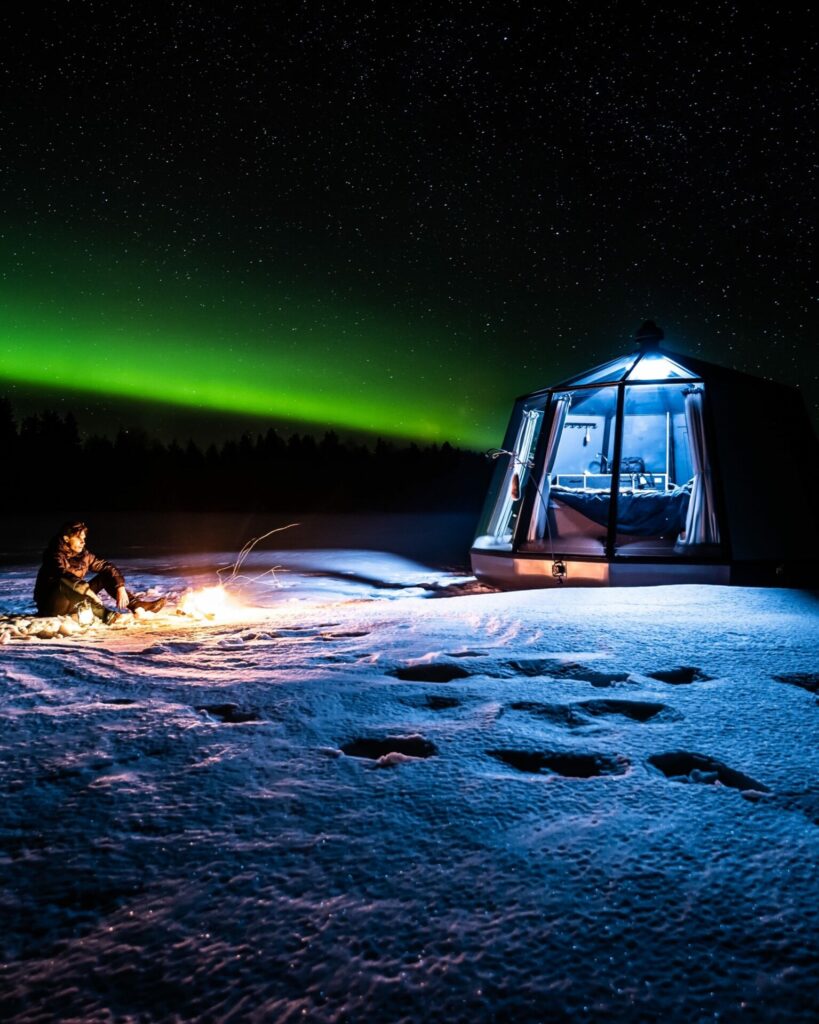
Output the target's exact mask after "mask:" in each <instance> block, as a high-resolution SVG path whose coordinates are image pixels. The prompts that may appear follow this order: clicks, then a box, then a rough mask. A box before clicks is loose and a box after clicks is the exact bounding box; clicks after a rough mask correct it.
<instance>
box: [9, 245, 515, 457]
mask: <svg viewBox="0 0 819 1024" xmlns="http://www.w3.org/2000/svg"><path fill="white" fill-rule="evenodd" d="M15 256H16V258H17V267H18V272H17V274H12V275H8V274H7V275H6V280H5V281H4V282H3V285H2V287H0V310H1V311H2V316H3V324H4V327H3V331H2V335H0V380H4V381H7V382H10V383H15V384H24V385H29V386H34V387H44V388H50V389H54V388H59V389H60V390H62V391H69V392H78V393H85V394H88V395H103V396H108V397H111V396H114V397H119V398H123V399H134V400H139V401H149V402H159V403H164V404H167V405H171V406H179V407H187V408H192V409H197V410H200V411H205V412H208V411H210V412H215V413H235V414H245V415H251V416H259V417H264V416H269V417H272V418H276V419H279V420H287V421H288V422H292V423H293V424H294V425H297V424H302V425H304V424H307V425H323V426H325V427H335V428H342V429H347V430H352V431H359V432H365V433H371V434H378V435H383V436H387V437H394V438H404V439H412V440H419V441H436V442H442V441H445V440H449V441H454V442H456V443H460V444H463V445H466V446H470V445H471V446H474V447H485V446H488V445H491V444H492V443H494V442H495V441H496V440H497V437H498V433H499V429H502V425H500V426H499V424H498V423H497V422H496V423H492V422H491V421H487V420H486V418H485V417H484V422H481V418H480V417H479V416H475V415H474V412H473V411H472V410H470V408H469V407H468V406H467V404H466V403H465V402H464V401H463V400H459V399H458V398H457V397H456V396H455V395H454V389H453V381H452V378H442V377H441V375H440V373H438V372H436V367H437V362H436V363H435V365H432V364H431V353H434V352H435V339H434V337H432V336H431V334H430V336H423V335H421V334H420V332H415V333H413V332H411V331H410V330H408V329H407V328H406V327H405V326H403V325H400V326H399V325H393V324H390V323H388V322H387V321H386V320H384V319H383V318H379V317H377V316H376V315H375V314H373V313H368V312H362V311H361V310H360V309H359V310H348V311H346V312H345V311H344V310H343V309H342V308H341V305H340V304H332V303H330V302H327V301H324V300H322V298H321V297H320V296H317V295H315V294H307V293H306V292H303V293H302V294H301V295H298V294H295V293H294V290H293V289H285V288H283V287H280V289H279V291H278V293H274V294H271V293H270V291H268V290H265V289H264V288H263V286H262V284H261V282H259V281H257V280H254V272H253V270H252V269H251V270H250V272H248V273H245V274H244V275H242V276H243V280H241V281H236V282H233V281H231V280H230V277H229V275H226V276H227V280H226V281H225V280H223V281H221V282H219V281H217V280H216V277H217V275H216V274H215V273H209V274H205V273H202V272H197V273H191V272H190V271H185V270H184V268H183V270H182V272H181V273H180V272H179V269H178V265H177V269H176V270H175V271H172V272H171V273H168V271H167V270H163V271H160V272H157V271H156V270H155V269H154V266H155V264H148V262H147V261H146V260H142V261H139V260H137V259H136V258H134V257H133V255H131V256H126V257H124V258H122V259H117V260H115V261H112V263H111V264H110V265H106V264H105V262H104V261H105V259H106V256H107V254H105V253H99V252H96V251H95V250H94V248H93V247H90V246H88V245H87V244H86V245H84V246H82V247H80V246H66V245H64V246H62V247H61V248H59V249H53V248H52V249H51V250H50V251H49V252H48V253H47V254H44V253H43V252H40V251H37V250H35V249H33V248H32V246H31V243H30V242H29V243H18V244H17V245H16V246H15ZM109 258H110V257H109ZM55 281H58V282H59V284H54V283H52V282H55ZM46 282H47V283H46Z"/></svg>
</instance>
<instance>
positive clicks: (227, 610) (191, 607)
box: [179, 586, 240, 622]
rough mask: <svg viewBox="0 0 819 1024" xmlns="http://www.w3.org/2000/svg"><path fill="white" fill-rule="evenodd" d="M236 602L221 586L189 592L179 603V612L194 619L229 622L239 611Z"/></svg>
mask: <svg viewBox="0 0 819 1024" xmlns="http://www.w3.org/2000/svg"><path fill="white" fill-rule="evenodd" d="M239 607H240V606H239V605H238V604H237V603H236V600H235V599H234V598H233V597H232V596H231V595H230V594H228V592H227V591H226V590H225V588H224V587H222V586H215V587H205V588H204V589H203V590H191V591H190V592H189V593H187V594H185V595H184V597H183V598H182V600H181V601H180V602H179V611H180V612H182V613H183V614H184V615H190V616H191V617H193V618H196V619H209V620H211V621H212V622H229V621H230V620H231V619H233V618H235V617H236V614H237V612H238V611H239Z"/></svg>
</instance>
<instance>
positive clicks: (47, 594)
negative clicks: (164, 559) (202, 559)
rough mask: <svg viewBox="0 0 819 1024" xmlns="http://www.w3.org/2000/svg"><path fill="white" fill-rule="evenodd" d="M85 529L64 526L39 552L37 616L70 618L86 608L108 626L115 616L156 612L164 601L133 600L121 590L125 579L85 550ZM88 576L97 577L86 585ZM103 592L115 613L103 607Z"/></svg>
mask: <svg viewBox="0 0 819 1024" xmlns="http://www.w3.org/2000/svg"><path fill="white" fill-rule="evenodd" d="M87 534H88V527H87V526H86V525H85V523H81V522H70V523H64V524H63V526H62V527H61V528H60V530H59V531H58V533H57V534H56V535H55V536H54V537H52V538H51V540H50V541H49V544H48V547H47V548H46V549H45V551H44V552H43V564H42V565H41V566H40V571H39V572H38V573H37V582H36V583H35V584H34V600H35V602H36V604H37V614H38V615H71V614H73V613H74V612H75V611H77V609H78V608H79V607H80V605H82V604H85V605H87V606H88V607H89V608H90V609H91V611H92V612H93V613H94V615H95V616H96V617H97V618H98V619H102V621H103V622H106V623H107V622H112V621H114V620H115V619H116V617H117V612H119V613H124V612H127V611H132V612H133V611H136V610H137V609H138V608H143V609H145V610H146V611H152V612H156V611H159V609H160V608H161V607H162V606H163V605H164V603H165V598H164V597H159V598H157V599H156V600H154V601H146V600H144V599H140V598H137V597H134V595H133V594H130V593H129V592H128V590H127V589H126V587H125V578H124V577H123V575H122V573H121V572H120V571H119V569H118V568H117V567H116V566H115V565H113V564H112V563H111V562H106V561H104V559H102V558H97V556H96V555H92V554H91V552H90V551H89V550H88V549H87V548H86V546H85V538H86V535H87ZM88 572H95V573H97V575H96V576H94V577H93V579H91V580H89V581H88V583H84V582H83V580H84V577H85V576H86V574H87V573H88ZM101 590H104V591H105V592H106V593H107V594H110V596H111V597H112V598H113V599H114V600H115V601H116V603H117V611H116V612H115V611H112V610H111V609H108V608H106V607H105V605H103V603H102V601H101V600H100V598H99V596H98V595H99V593H100V591H101Z"/></svg>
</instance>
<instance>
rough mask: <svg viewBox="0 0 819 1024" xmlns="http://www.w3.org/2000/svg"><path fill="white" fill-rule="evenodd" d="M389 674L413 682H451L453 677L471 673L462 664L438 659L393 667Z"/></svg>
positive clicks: (465, 677) (463, 677)
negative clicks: (422, 663) (421, 663)
mask: <svg viewBox="0 0 819 1024" xmlns="http://www.w3.org/2000/svg"><path fill="white" fill-rule="evenodd" d="M389 675H391V676H394V677H395V678H396V679H403V680H405V681H407V682H411V683H451V682H452V680H453V679H467V678H469V676H470V675H471V673H470V672H467V671H466V669H464V668H461V666H460V665H449V664H447V663H446V662H442V661H438V662H430V663H429V664H424V665H405V666H403V667H402V668H395V669H392V670H391V671H390V672H389Z"/></svg>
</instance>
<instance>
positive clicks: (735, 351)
mask: <svg viewBox="0 0 819 1024" xmlns="http://www.w3.org/2000/svg"><path fill="white" fill-rule="evenodd" d="M802 18H803V16H802V15H800V14H798V13H797V10H796V8H795V7H783V6H779V7H776V8H774V7H773V6H770V5H765V4H763V5H759V9H758V10H755V11H754V12H751V11H749V10H746V9H744V5H738V4H733V3H723V2H721V0H713V2H710V3H690V4H665V3H662V2H654V3H643V4H641V3H631V4H628V5H626V4H623V3H617V2H613V3H611V4H608V5H605V8H603V5H591V4H582V3H572V2H564V3H562V4H560V5H550V4H545V5H533V4H524V3H514V2H513V3H484V2H474V3H460V2H456V3H408V4H406V5H402V6H401V8H400V9H399V10H394V9H392V7H390V6H389V5H374V4H373V5H370V6H369V7H368V6H367V5H361V4H355V5H354V4H352V3H346V2H343V0H336V2H333V3H329V2H327V3H324V2H301V3H252V2H251V3H237V4H228V3H225V4H215V3H182V2H177V0H166V2H164V3H163V4H162V5H149V4H147V3H142V4H135V3H129V2H122V3H116V4H111V3H102V2H100V3H97V2H94V0H64V2H59V3H53V2H52V3H44V4H39V5H30V6H24V5H22V4H19V3H10V4H7V5H5V6H4V7H3V10H2V13H0V39H2V43H0V46H2V49H3V57H4V59H3V64H2V68H0V73H2V90H3V97H4V100H3V117H2V119H0V210H2V219H1V220H0V253H2V258H1V259H0V306H2V317H1V318H0V394H5V395H7V396H8V397H9V398H10V399H11V400H12V403H13V404H14V406H15V408H18V409H20V410H21V411H23V412H25V411H27V410H29V409H33V408H35V407H37V404H38V403H39V405H40V406H43V405H47V404H49V405H51V406H56V407H58V408H70V409H72V410H73V411H74V412H75V413H76V414H77V416H78V419H79V420H80V424H81V426H82V427H83V428H84V429H85V430H95V429H108V428H109V427H110V426H111V425H112V424H114V423H115V422H116V421H117V420H120V421H123V422H124V421H128V422H143V423H145V424H146V425H147V426H149V427H150V428H152V429H154V431H155V432H156V433H158V434H160V435H164V436H165V437H166V438H169V437H170V436H173V435H175V434H186V433H195V432H196V430H197V429H198V430H199V431H200V432H201V431H202V430H204V429H206V428H207V429H208V430H210V431H211V433H213V432H214V431H223V432H225V433H229V432H230V429H232V427H233V426H235V425H237V424H241V423H246V424H253V425H258V426H262V425H264V424H273V425H282V426H284V427H288V426H289V427H290V428H291V429H294V430H307V429H314V428H321V429H323V428H325V427H331V428H333V429H336V430H339V431H341V432H345V431H349V432H358V433H364V434H368V433H369V434H377V435H381V436H385V437H393V438H411V439H416V440H421V441H444V440H449V441H451V442H453V443H457V444H461V445H465V446H469V447H475V448H482V447H488V446H490V445H493V444H497V443H499V441H500V439H501V437H502V435H503V429H504V426H505V423H506V420H507V418H508V414H509V411H510V409H511V404H512V400H513V398H514V397H515V396H516V395H518V394H521V393H524V392H526V391H530V390H533V389H535V388H537V387H543V386H547V385H549V384H552V383H555V382H556V381H558V380H561V379H563V378H565V377H568V376H570V375H572V374H574V373H577V372H579V371H581V370H583V369H584V368H586V367H588V366H592V365H594V364H595V363H598V362H602V361H604V360H606V359H608V358H611V357H613V356H616V355H618V354H620V353H622V352H626V351H629V350H630V349H631V348H633V344H632V342H631V340H630V339H631V336H632V335H633V333H634V331H635V329H636V328H637V327H638V326H639V325H640V323H641V322H642V321H643V320H644V319H646V318H649V317H650V318H652V319H655V320H656V321H657V322H658V323H659V324H661V325H662V326H663V327H664V329H665V331H666V344H667V345H668V347H669V348H672V349H677V350H680V351H683V352H688V353H692V354H696V355H698V356H700V357H701V358H704V359H711V360H713V361H716V362H720V363H723V364H726V365H730V366H735V367H737V368H739V369H742V370H745V371H747V372H751V373H756V374H759V375H763V376H767V377H772V378H774V379H777V380H781V381H784V382H786V383H790V384H798V385H799V386H800V387H801V388H802V392H803V395H804V398H805V401H806V403H807V405H808V407H809V409H810V410H811V412H812V414H813V415H814V417H817V410H819V346H817V344H816V340H815V339H816V303H817V284H816V275H815V265H814V263H813V253H812V245H813V234H812V226H813V222H814V220H815V181H814V175H815V170H816V163H817V159H816V146H815V134H816V123H817V110H816V90H815V85H814V80H815V78H816V74H815V70H816V69H815V44H814V43H813V42H812V39H813V38H815V33H813V32H812V31H811V30H810V29H809V27H808V25H807V24H806V23H805V22H804V21H803V20H802Z"/></svg>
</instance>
